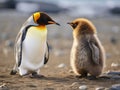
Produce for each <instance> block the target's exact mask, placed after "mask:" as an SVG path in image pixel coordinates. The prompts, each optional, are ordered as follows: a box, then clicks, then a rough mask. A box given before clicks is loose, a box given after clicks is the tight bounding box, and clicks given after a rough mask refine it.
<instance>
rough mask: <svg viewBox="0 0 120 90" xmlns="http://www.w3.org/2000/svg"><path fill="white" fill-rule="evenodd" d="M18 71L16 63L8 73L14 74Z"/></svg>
mask: <svg viewBox="0 0 120 90" xmlns="http://www.w3.org/2000/svg"><path fill="white" fill-rule="evenodd" d="M17 71H18V67H17V64H15V65H14V68H13V69H12V70H11V72H10V75H15V74H16V73H17Z"/></svg>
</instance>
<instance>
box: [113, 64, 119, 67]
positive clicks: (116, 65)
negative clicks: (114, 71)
mask: <svg viewBox="0 0 120 90" xmlns="http://www.w3.org/2000/svg"><path fill="white" fill-rule="evenodd" d="M118 66H120V65H119V64H117V63H112V64H111V67H118Z"/></svg>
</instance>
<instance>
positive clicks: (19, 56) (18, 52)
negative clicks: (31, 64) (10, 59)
mask: <svg viewBox="0 0 120 90" xmlns="http://www.w3.org/2000/svg"><path fill="white" fill-rule="evenodd" d="M29 27H30V26H28V27H26V28H23V29H22V30H20V32H19V33H18V35H17V38H16V44H15V56H16V61H17V65H18V67H19V66H20V65H21V61H22V48H23V41H24V40H25V37H26V33H27V30H28V28H29Z"/></svg>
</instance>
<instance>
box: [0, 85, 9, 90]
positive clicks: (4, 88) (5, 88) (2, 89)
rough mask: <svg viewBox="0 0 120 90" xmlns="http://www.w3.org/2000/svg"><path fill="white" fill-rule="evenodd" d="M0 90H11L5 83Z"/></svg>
mask: <svg viewBox="0 0 120 90" xmlns="http://www.w3.org/2000/svg"><path fill="white" fill-rule="evenodd" d="M0 90H9V89H8V87H7V85H6V84H5V83H3V84H2V85H0Z"/></svg>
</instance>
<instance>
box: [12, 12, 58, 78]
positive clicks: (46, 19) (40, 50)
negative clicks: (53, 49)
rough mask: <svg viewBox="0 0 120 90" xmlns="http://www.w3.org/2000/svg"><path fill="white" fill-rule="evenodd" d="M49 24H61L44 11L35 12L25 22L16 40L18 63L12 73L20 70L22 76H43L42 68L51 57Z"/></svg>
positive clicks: (15, 50)
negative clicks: (48, 38)
mask: <svg viewBox="0 0 120 90" xmlns="http://www.w3.org/2000/svg"><path fill="white" fill-rule="evenodd" d="M49 24H56V25H60V24H58V23H57V22H55V21H54V20H53V19H52V18H51V17H50V16H48V15H47V14H46V13H43V12H35V13H33V15H31V16H30V17H29V18H28V19H27V21H26V22H25V23H24V24H23V26H22V28H21V29H20V32H19V33H18V35H17V37H16V41H15V49H14V52H15V58H16V64H15V65H14V68H13V70H12V71H11V73H10V74H11V75H15V74H16V73H17V71H18V72H19V74H20V76H24V75H32V76H33V77H34V76H39V77H41V76H42V75H41V74H40V68H41V67H43V66H44V65H45V64H46V63H47V61H48V59H49V47H48V43H47V28H46V25H49Z"/></svg>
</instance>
